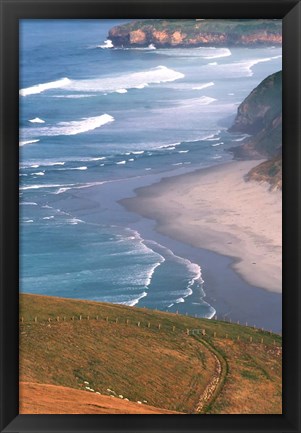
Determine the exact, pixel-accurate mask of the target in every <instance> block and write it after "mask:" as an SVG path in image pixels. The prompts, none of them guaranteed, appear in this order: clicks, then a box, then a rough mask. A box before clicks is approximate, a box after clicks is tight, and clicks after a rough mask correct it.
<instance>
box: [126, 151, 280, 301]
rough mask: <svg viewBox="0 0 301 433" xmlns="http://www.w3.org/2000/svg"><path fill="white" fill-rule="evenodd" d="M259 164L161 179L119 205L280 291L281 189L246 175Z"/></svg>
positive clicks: (257, 282)
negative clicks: (226, 260) (221, 256)
mask: <svg viewBox="0 0 301 433" xmlns="http://www.w3.org/2000/svg"><path fill="white" fill-rule="evenodd" d="M259 162H260V161H254V160H252V161H231V162H229V163H224V164H221V165H219V166H215V167H209V168H205V169H200V170H196V171H194V172H191V173H188V174H183V175H179V176H175V177H169V178H166V179H162V180H161V181H160V182H158V183H155V184H153V185H151V186H147V187H141V188H137V189H136V190H135V193H136V197H132V198H127V199H122V200H121V201H120V203H121V204H122V205H123V206H124V207H125V208H126V209H127V210H128V211H130V212H134V213H138V214H139V215H141V216H143V217H144V218H148V219H151V220H154V221H155V230H156V231H157V232H158V233H160V234H163V235H166V236H168V237H169V238H172V239H175V240H177V241H180V242H182V243H185V244H188V245H190V246H192V247H194V248H202V249H207V250H209V251H213V252H215V253H218V254H221V255H224V256H227V257H229V258H231V261H232V264H231V266H232V267H233V269H234V270H235V271H236V272H237V273H238V274H239V275H240V276H241V277H242V278H243V279H244V280H245V281H247V282H248V283H249V284H251V285H254V286H257V287H259V288H262V289H264V290H266V291H270V292H274V293H281V274H282V271H281V192H279V191H276V192H271V191H268V187H267V185H261V184H258V183H255V182H252V181H251V182H245V181H244V179H243V176H244V175H245V174H246V173H247V172H248V171H249V170H250V169H251V168H252V167H253V166H255V165H257V164H258V163H259ZM256 209H257V210H258V209H260V210H259V212H256ZM217 218H218V221H217ZM255 269H256V272H254V270H255ZM267 269H269V272H267Z"/></svg>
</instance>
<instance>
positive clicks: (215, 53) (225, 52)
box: [205, 47, 232, 59]
mask: <svg viewBox="0 0 301 433" xmlns="http://www.w3.org/2000/svg"><path fill="white" fill-rule="evenodd" d="M207 49H208V54H209V55H207V56H205V59H217V58H220V57H229V56H231V55H232V53H231V51H230V50H229V48H214V47H210V48H207ZM210 50H211V53H210Z"/></svg>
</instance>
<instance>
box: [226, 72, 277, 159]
mask: <svg viewBox="0 0 301 433" xmlns="http://www.w3.org/2000/svg"><path fill="white" fill-rule="evenodd" d="M229 130H230V131H231V132H242V133H246V134H250V135H251V136H252V137H251V138H250V139H248V140H247V142H246V143H245V144H243V146H240V147H238V148H233V152H234V154H235V155H236V156H240V155H241V156H243V155H244V154H246V155H248V154H249V156H252V157H256V156H257V157H261V156H270V157H273V156H276V155H278V154H279V152H280V151H281V148H282V71H279V72H276V73H275V74H272V75H270V76H269V77H267V78H266V79H265V80H263V81H262V82H261V83H260V84H259V85H258V86H257V87H256V88H255V89H254V90H253V91H252V92H251V93H250V95H249V96H248V97H247V98H246V99H245V100H244V101H243V102H242V103H241V104H240V106H239V107H238V110H237V116H236V118H235V121H234V124H233V125H232V126H231V128H230V129H229ZM235 149H236V150H235Z"/></svg>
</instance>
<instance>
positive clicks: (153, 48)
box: [147, 44, 157, 50]
mask: <svg viewBox="0 0 301 433" xmlns="http://www.w3.org/2000/svg"><path fill="white" fill-rule="evenodd" d="M147 48H148V49H149V50H156V49H157V48H156V47H155V45H154V44H149V46H148V47H147Z"/></svg>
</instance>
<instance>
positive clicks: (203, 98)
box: [197, 96, 216, 105]
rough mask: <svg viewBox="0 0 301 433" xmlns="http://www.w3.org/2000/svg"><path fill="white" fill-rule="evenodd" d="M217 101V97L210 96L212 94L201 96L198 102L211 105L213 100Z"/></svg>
mask: <svg viewBox="0 0 301 433" xmlns="http://www.w3.org/2000/svg"><path fill="white" fill-rule="evenodd" d="M214 101H216V99H215V98H210V96H201V97H200V98H199V99H198V100H197V102H198V103H199V104H201V105H209V104H212V102H214Z"/></svg>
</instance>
